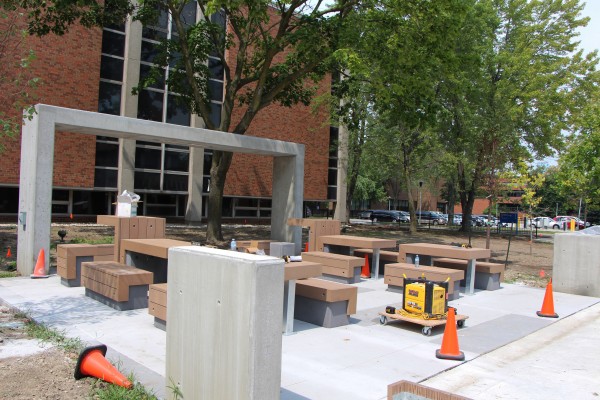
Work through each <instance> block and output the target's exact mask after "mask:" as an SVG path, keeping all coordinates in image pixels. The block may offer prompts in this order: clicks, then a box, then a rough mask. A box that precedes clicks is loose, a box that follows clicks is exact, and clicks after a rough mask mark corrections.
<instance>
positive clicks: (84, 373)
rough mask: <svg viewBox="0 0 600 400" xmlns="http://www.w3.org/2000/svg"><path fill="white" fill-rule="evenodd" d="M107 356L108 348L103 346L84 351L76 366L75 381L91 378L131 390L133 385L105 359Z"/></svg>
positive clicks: (88, 348)
mask: <svg viewBox="0 0 600 400" xmlns="http://www.w3.org/2000/svg"><path fill="white" fill-rule="evenodd" d="M105 355H106V346H105V345H103V344H101V345H99V346H90V347H87V348H86V349H84V350H83V351H82V352H81V354H80V355H79V359H78V360H77V365H76V366H75V379H77V380H79V379H81V378H86V377H88V376H90V377H93V378H98V379H102V380H103V381H106V382H109V383H113V384H115V385H119V386H122V387H124V388H126V389H131V387H132V386H133V384H132V383H131V382H129V380H128V379H127V378H125V376H124V375H123V374H121V373H120V372H119V370H117V369H116V368H115V367H114V366H113V365H112V364H111V363H110V362H108V360H107V359H106V358H104V356H105Z"/></svg>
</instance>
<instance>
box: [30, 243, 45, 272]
mask: <svg viewBox="0 0 600 400" xmlns="http://www.w3.org/2000/svg"><path fill="white" fill-rule="evenodd" d="M30 276H31V277H32V278H47V277H48V275H46V253H44V249H40V254H38V258H37V262H36V263H35V268H34V270H33V274H31V275H30Z"/></svg>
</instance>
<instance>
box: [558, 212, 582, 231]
mask: <svg viewBox="0 0 600 400" xmlns="http://www.w3.org/2000/svg"><path fill="white" fill-rule="evenodd" d="M571 220H575V227H576V228H577V229H585V228H586V227H587V226H590V223H589V222H588V223H587V224H586V223H584V222H583V221H582V220H580V219H579V218H577V217H571V216H568V215H557V216H556V217H554V221H555V224H553V225H552V228H553V229H564V226H563V225H564V224H565V223H566V224H567V227H566V228H567V229H569V223H570V221H571Z"/></svg>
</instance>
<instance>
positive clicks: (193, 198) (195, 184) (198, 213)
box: [185, 147, 204, 222]
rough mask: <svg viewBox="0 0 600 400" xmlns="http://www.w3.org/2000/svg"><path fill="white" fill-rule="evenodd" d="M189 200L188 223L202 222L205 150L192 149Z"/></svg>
mask: <svg viewBox="0 0 600 400" xmlns="http://www.w3.org/2000/svg"><path fill="white" fill-rule="evenodd" d="M189 174H190V175H189V177H188V199H187V205H186V209H185V220H186V222H200V221H201V220H202V181H203V176H204V149H203V148H200V147H190V164H189Z"/></svg>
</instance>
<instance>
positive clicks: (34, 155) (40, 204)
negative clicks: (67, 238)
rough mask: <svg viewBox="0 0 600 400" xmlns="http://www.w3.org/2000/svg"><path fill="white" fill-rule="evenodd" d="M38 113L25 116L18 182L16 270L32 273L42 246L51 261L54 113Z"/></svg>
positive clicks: (46, 265) (46, 263)
mask: <svg viewBox="0 0 600 400" xmlns="http://www.w3.org/2000/svg"><path fill="white" fill-rule="evenodd" d="M38 111H39V107H38V106H36V113H35V114H33V118H32V119H31V120H27V119H25V120H24V123H23V128H22V137H21V169H20V177H19V179H20V183H19V224H18V229H17V234H18V238H17V270H18V271H19V273H20V274H21V275H23V276H28V275H30V274H32V273H33V270H34V267H35V263H36V261H37V257H38V254H39V252H40V249H44V253H45V256H46V260H45V264H44V265H45V267H46V272H47V271H48V267H49V265H50V264H49V263H50V222H51V216H52V212H51V210H52V171H53V167H54V127H55V121H56V119H55V115H54V114H53V113H48V112H45V113H43V114H41V113H39V112H38Z"/></svg>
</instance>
